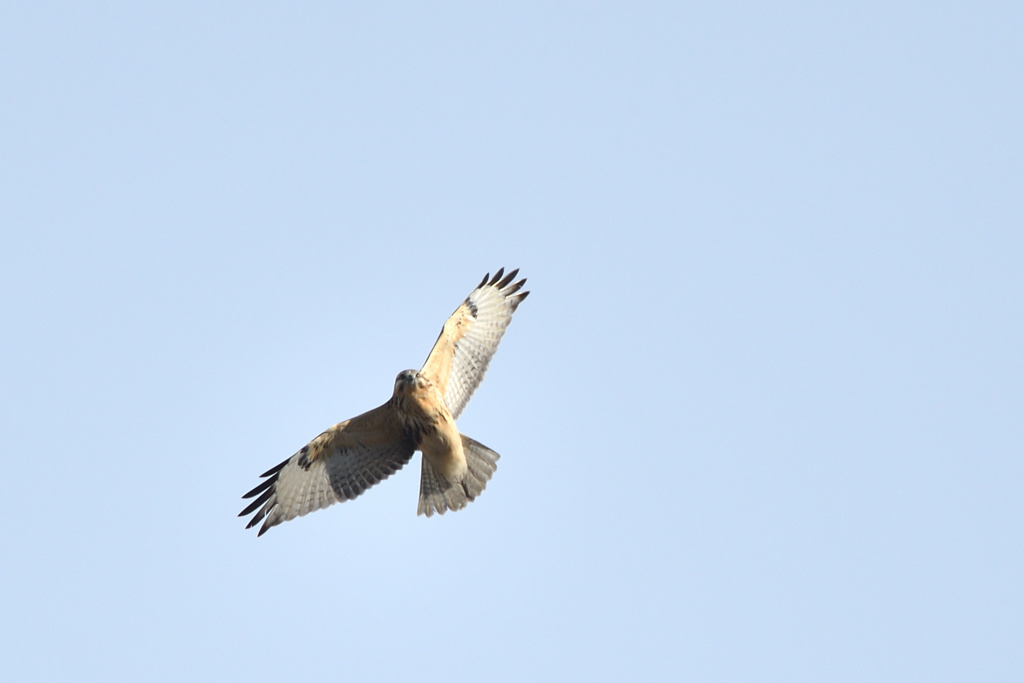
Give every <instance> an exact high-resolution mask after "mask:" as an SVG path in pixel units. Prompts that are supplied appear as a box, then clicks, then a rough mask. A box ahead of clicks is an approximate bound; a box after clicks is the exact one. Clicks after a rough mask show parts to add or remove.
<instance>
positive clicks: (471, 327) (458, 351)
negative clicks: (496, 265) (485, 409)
mask: <svg viewBox="0 0 1024 683" xmlns="http://www.w3.org/2000/svg"><path fill="white" fill-rule="evenodd" d="M504 273H505V269H504V268H501V269H499V270H498V272H497V273H495V274H494V277H491V276H490V274H487V275H485V276H484V279H483V280H482V281H481V282H480V284H479V285H477V288H476V289H474V290H473V291H472V292H470V294H469V296H468V297H466V300H465V301H463V302H462V304H461V305H460V306H459V307H458V308H457V309H455V312H454V313H453V314H452V315H451V317H450V318H448V321H447V322H446V323H445V324H444V327H443V328H442V329H441V334H440V336H439V337H438V338H437V341H436V342H435V343H434V348H433V349H431V351H430V355H429V356H427V361H426V362H425V363H424V364H423V368H421V369H420V373H421V374H424V375H426V376H427V377H428V378H429V379H430V381H431V382H433V383H434V386H435V387H437V388H438V390H439V391H440V392H441V393H442V394H444V401H445V403H446V404H447V405H448V410H449V411H450V412H451V414H452V418H453V419H454V418H457V417H458V416H459V414H460V413H462V410H463V408H465V407H466V404H467V403H469V397H470V396H472V395H473V392H474V391H475V390H476V388H477V387H478V386H480V381H481V380H483V378H484V372H486V371H487V364H488V363H490V362H491V356H493V355H494V352H495V351H497V350H498V343H499V342H500V341H501V337H502V335H504V334H505V328H506V327H508V324H509V322H511V320H512V314H513V313H514V312H515V310H516V308H518V306H519V303H520V302H521V301H522V300H523V299H525V298H526V296H527V295H528V294H529V292H520V291H519V290H520V289H522V287H523V285H524V284H526V278H523V279H522V280H520V281H518V282H515V283H512V280H514V279H515V277H516V275H517V274H518V273H519V269H518V268H516V269H515V270H513V271H512V272H511V273H509V274H508V275H505V276H504V277H502V275H503V274H504ZM510 283H511V284H510Z"/></svg>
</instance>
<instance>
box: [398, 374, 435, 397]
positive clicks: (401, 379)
mask: <svg viewBox="0 0 1024 683" xmlns="http://www.w3.org/2000/svg"><path fill="white" fill-rule="evenodd" d="M426 384H428V382H427V378H426V377H424V376H423V375H421V374H420V373H419V372H417V371H416V370H402V371H401V372H400V373H398V377H396V378H395V395H396V396H398V395H401V394H408V393H411V392H412V391H414V390H416V389H417V388H421V387H423V386H424V385H426Z"/></svg>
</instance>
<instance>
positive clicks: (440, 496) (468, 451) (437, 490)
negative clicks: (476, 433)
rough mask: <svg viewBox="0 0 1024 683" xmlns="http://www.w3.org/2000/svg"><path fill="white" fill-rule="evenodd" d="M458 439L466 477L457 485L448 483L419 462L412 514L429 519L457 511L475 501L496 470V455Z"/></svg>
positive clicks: (470, 440) (470, 442) (482, 447)
mask: <svg viewBox="0 0 1024 683" xmlns="http://www.w3.org/2000/svg"><path fill="white" fill-rule="evenodd" d="M459 436H461V437H462V452H463V453H464V454H465V456H466V465H467V469H466V474H465V476H464V477H463V478H462V481H459V482H450V481H448V480H447V479H446V478H445V476H444V475H443V474H441V473H440V472H439V471H438V470H437V469H436V468H435V467H434V466H433V465H431V464H430V461H429V460H428V459H427V458H425V457H424V458H422V461H423V465H422V470H421V471H420V502H419V506H418V507H417V508H416V514H418V515H426V516H427V517H430V516H431V515H433V514H434V513H435V512H436V513H438V514H439V515H443V514H444V513H445V512H447V511H448V510H461V509H462V508H464V507H466V506H467V505H469V503H470V501H473V500H475V499H476V497H477V496H479V495H480V494H481V493H483V490H484V488H485V487H486V486H487V482H488V481H490V479H491V475H492V474H494V471H495V470H496V469H498V458H499V457H500V456H499V455H498V454H497V453H495V452H494V451H492V450H491V449H490V448H488V447H487V446H484V445H483V444H482V443H480V442H478V441H474V440H473V439H471V438H469V437H468V436H466V435H465V434H460V435H459Z"/></svg>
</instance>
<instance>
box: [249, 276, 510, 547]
mask: <svg viewBox="0 0 1024 683" xmlns="http://www.w3.org/2000/svg"><path fill="white" fill-rule="evenodd" d="M504 273H505V269H504V268H502V269H500V270H498V272H497V273H495V274H494V277H491V276H490V274H489V273H488V274H487V275H485V276H484V279H483V280H482V281H481V282H480V284H479V285H478V286H477V288H476V289H474V290H473V291H472V292H470V294H469V296H468V297H466V300H465V301H463V302H462V304H460V305H459V307H458V308H456V309H455V313H453V314H452V316H451V317H450V318H448V321H447V322H446V323H445V324H444V328H442V330H441V334H440V336H438V338H437V341H436V342H435V343H434V348H433V349H431V350H430V355H428V356H427V361H426V362H425V363H424V364H423V367H422V368H420V370H419V372H417V371H416V370H403V371H402V372H400V373H398V377H397V378H396V379H395V390H394V393H393V394H392V395H391V398H390V399H389V400H388V402H387V403H385V404H384V405H382V406H379V407H377V408H374V409H373V410H371V411H369V412H366V413H363V414H362V415H359V416H358V417H353V418H352V419H351V420H346V421H344V422H339V423H338V424H336V425H334V426H333V427H331V428H330V429H328V430H327V431H325V432H324V433H322V434H321V435H320V436H318V437H316V438H315V439H313V440H312V441H310V442H309V443H308V444H306V445H305V446H303V447H302V448H301V449H299V452H298V453H296V454H295V455H293V456H292V457H290V458H288V459H287V460H285V461H284V462H282V463H281V464H280V465H278V466H277V467H273V468H271V469H269V470H267V471H266V472H264V473H263V474H262V475H260V476H261V477H263V481H262V482H260V485H259V486H257V487H256V488H254V489H253V490H252V491H249V492H248V493H247V494H245V495H244V496H242V498H255V500H254V501H252V503H250V504H249V506H248V507H246V508H245V509H244V510H242V512H241V513H240V514H239V515H238V516H239V517H244V516H246V515H249V514H252V513H254V512H255V513H256V514H255V515H253V518H252V519H251V520H249V523H248V525H247V526H246V528H247V529H249V528H252V527H253V526H255V525H256V524H259V522H260V521H262V522H263V526H261V527H260V531H259V534H258V535H260V536H262V535H263V534H264V533H265V532H266V531H267V529H269V528H271V527H273V526H277V525H278V524H280V523H281V522H287V521H288V520H290V519H294V518H296V517H301V516H302V515H305V514H307V513H310V512H313V511H314V510H319V509H321V508H325V507H327V506H328V505H332V504H333V503H338V502H343V501H346V500H352V499H353V498H355V497H356V496H358V495H359V494H361V493H362V492H363V491H365V490H366V489H368V488H370V487H371V486H373V485H374V484H376V483H377V482H380V481H383V480H384V479H387V478H388V477H389V476H391V475H392V474H394V473H395V472H397V471H398V470H400V469H401V468H402V466H403V465H405V464H406V463H407V462H409V460H410V459H411V458H412V455H413V453H414V452H416V451H421V452H422V453H423V465H422V469H421V472H420V501H419V506H418V507H417V510H416V513H417V514H420V515H426V516H427V517H429V516H431V515H432V514H434V513H435V512H437V513H438V514H442V515H443V514H444V513H445V512H446V511H447V510H461V509H462V508H464V507H466V505H467V504H468V503H469V502H470V501H471V500H475V499H476V497H477V496H479V495H480V493H481V492H483V490H484V487H485V486H487V482H488V480H489V479H490V478H491V475H492V474H494V470H495V469H496V468H497V466H498V454H497V453H495V452H494V451H492V450H491V449H490V448H487V446H484V445H483V444H481V443H479V442H477V441H474V440H473V439H471V438H469V437H468V436H465V435H463V434H460V433H459V430H458V429H457V428H456V427H455V419H456V418H457V417H458V416H459V414H461V413H462V409H463V408H465V407H466V404H467V403H469V397H470V396H472V395H473V391H475V390H476V388H477V387H478V386H479V385H480V381H481V380H482V379H483V378H484V372H485V371H486V370H487V364H488V363H489V362H490V360H491V356H493V355H494V352H495V351H497V349H498V342H500V341H501V337H502V335H503V334H505V328H506V327H508V324H509V322H510V321H511V320H512V314H513V313H514V312H515V310H516V308H517V307H518V306H519V304H520V302H521V301H522V300H523V299H525V298H526V296H527V295H528V294H529V292H523V291H520V290H521V289H522V287H523V285H524V284H525V283H526V279H525V278H524V279H522V280H519V281H518V282H512V281H513V280H515V277H516V275H517V274H518V273H519V269H518V268H517V269H516V270H513V271H512V272H511V273H509V274H508V275H505V274H504Z"/></svg>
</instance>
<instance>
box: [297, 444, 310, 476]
mask: <svg viewBox="0 0 1024 683" xmlns="http://www.w3.org/2000/svg"><path fill="white" fill-rule="evenodd" d="M296 464H298V466H299V467H301V468H302V469H304V470H305V471H306V472H308V471H309V468H310V467H312V466H313V463H311V462H310V461H309V444H308V443H307V444H306V445H305V446H303V447H302V448H301V449H299V460H298V463H296Z"/></svg>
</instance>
